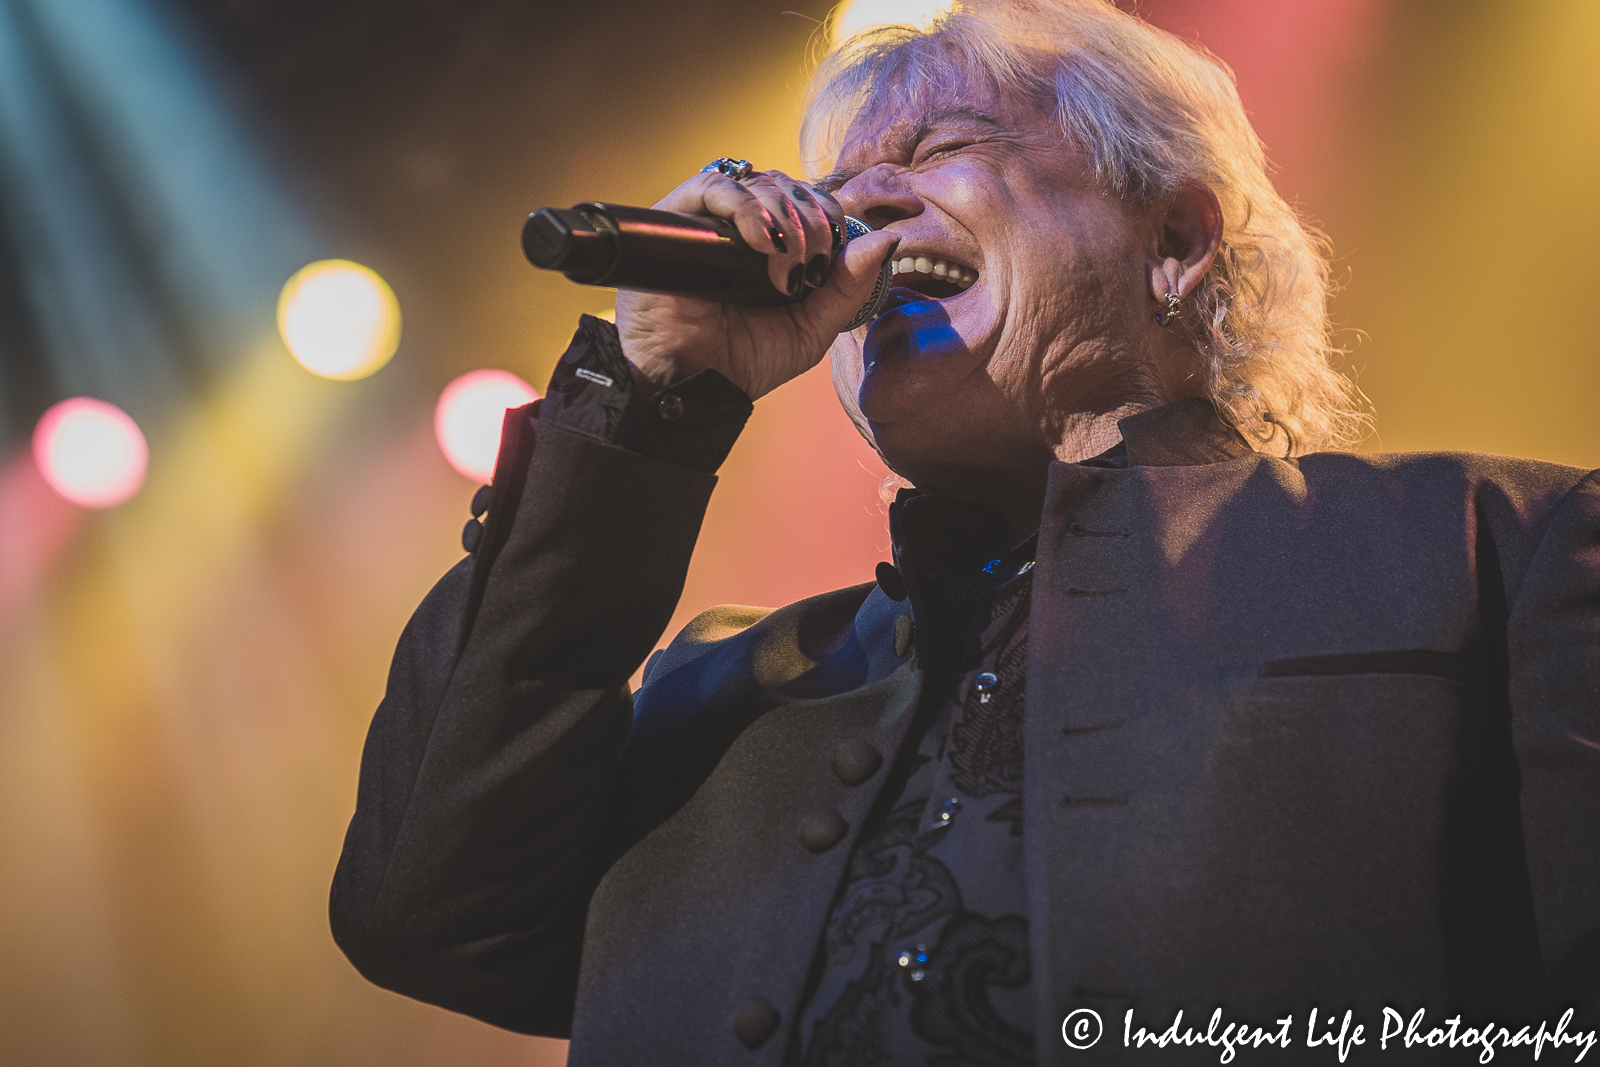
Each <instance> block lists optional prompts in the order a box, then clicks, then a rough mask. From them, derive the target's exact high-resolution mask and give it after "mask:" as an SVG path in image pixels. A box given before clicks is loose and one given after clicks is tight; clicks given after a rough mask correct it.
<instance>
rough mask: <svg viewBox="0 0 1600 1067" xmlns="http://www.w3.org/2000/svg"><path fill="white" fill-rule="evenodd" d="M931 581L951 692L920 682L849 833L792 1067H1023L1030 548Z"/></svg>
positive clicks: (1028, 1036) (1028, 1030)
mask: <svg viewBox="0 0 1600 1067" xmlns="http://www.w3.org/2000/svg"><path fill="white" fill-rule="evenodd" d="M1018 554H1019V556H1020V557H1021V559H1020V562H1019V561H1018V560H1017V559H1013V560H1012V561H1011V562H1010V564H1009V565H1008V566H1005V567H1003V568H1000V567H997V568H995V571H997V572H998V573H994V572H991V573H983V572H980V573H978V574H976V575H972V574H966V575H955V576H950V575H946V576H941V580H942V581H943V582H944V588H942V589H941V590H939V593H940V594H941V597H942V598H943V599H944V600H945V601H946V603H950V602H951V601H952V600H954V601H955V602H956V603H959V604H961V605H962V606H963V607H964V608H965V611H963V612H961V613H959V615H958V616H957V617H958V618H959V617H960V616H964V628H965V630H966V635H965V640H964V641H963V642H961V643H960V644H959V645H958V647H964V652H963V654H962V656H961V662H960V665H959V666H960V670H959V673H958V674H957V675H956V676H955V677H954V678H953V679H951V681H952V682H953V684H945V685H942V686H938V687H932V695H933V699H932V702H931V703H932V706H924V707H923V708H922V709H920V711H919V727H920V729H918V728H914V730H913V735H912V737H911V738H910V739H908V742H907V743H908V746H911V745H914V746H915V747H914V748H909V747H908V750H907V751H905V752H903V753H902V754H901V756H900V759H899V760H898V761H897V764H896V767H895V768H894V773H892V774H891V776H890V778H889V781H888V783H887V784H886V785H885V787H884V791H885V792H884V796H883V797H882V798H880V804H879V807H878V809H877V811H878V812H879V813H880V814H879V815H878V816H877V817H876V818H875V820H874V821H872V822H869V824H868V825H867V826H866V827H864V829H863V832H862V835H861V837H860V839H859V841H858V843H857V846H856V851H855V854H854V855H853V857H852V859H851V863H850V866H849V870H848V873H847V874H846V876H845V881H844V885H843V886H842V888H841V891H840V895H839V899H838V902H837V904H836V905H835V906H834V908H833V911H832V913H831V915H830V918H829V921H828V925H827V929H826V931H825V933H824V935H823V938H822V944H821V946H820V947H819V950H818V952H819V958H818V961H817V964H816V965H815V966H814V971H813V973H814V975H816V978H815V984H814V988H813V992H812V994H811V997H810V999H809V1001H808V1002H807V1005H806V1007H805V1009H804V1011H803V1013H802V1015H801V1020H800V1026H799V1027H798V1028H797V1030H796V1032H795V1035H794V1041H793V1042H792V1043H791V1047H790V1057H789V1062H790V1063H791V1064H794V1065H799V1067H879V1065H886V1064H907V1065H912V1064H914V1065H922V1064H929V1065H933V1067H1019V1065H1026V1064H1031V1063H1033V1062H1034V1051H1033V1026H1032V1006H1031V1001H1030V993H1029V985H1028V983H1029V978H1030V969H1029V963H1028V922H1027V918H1026V915H1027V901H1026V885H1025V880H1024V876H1023V865H1022V864H1023V859H1022V830H1023V823H1022V714H1023V694H1024V692H1025V689H1026V682H1027V679H1026V669H1027V641H1028V635H1027V623H1028V602H1029V595H1030V591H1031V586H1032V583H1031V577H1032V576H1031V574H1030V573H1029V566H1028V564H1027V562H1026V561H1027V560H1031V559H1032V546H1031V544H1030V545H1027V546H1023V548H1022V549H1019V550H1018Z"/></svg>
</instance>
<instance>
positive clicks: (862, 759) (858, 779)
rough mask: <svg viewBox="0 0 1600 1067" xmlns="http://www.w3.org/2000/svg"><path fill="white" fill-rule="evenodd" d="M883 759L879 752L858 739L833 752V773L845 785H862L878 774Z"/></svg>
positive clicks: (842, 745) (845, 742)
mask: <svg viewBox="0 0 1600 1067" xmlns="http://www.w3.org/2000/svg"><path fill="white" fill-rule="evenodd" d="M881 766H883V757H882V756H880V755H879V754H878V750H877V749H875V748H873V747H872V746H871V745H869V744H867V743H866V742H865V741H862V740H861V739H859V738H857V739H855V740H853V741H844V742H841V743H840V745H839V747H838V748H836V749H834V750H833V773H834V774H835V775H837V776H838V778H839V781H841V782H843V783H844V784H845V785H860V784H861V783H862V782H864V781H866V780H867V779H868V778H871V777H872V776H873V775H874V774H877V773H878V768H879V767H881Z"/></svg>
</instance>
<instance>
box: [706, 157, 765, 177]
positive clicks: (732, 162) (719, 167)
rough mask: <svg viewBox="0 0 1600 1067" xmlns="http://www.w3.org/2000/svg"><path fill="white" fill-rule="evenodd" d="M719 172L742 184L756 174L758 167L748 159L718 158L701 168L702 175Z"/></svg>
mask: <svg viewBox="0 0 1600 1067" xmlns="http://www.w3.org/2000/svg"><path fill="white" fill-rule="evenodd" d="M712 171H717V172H718V173H721V174H726V175H727V176H728V177H730V178H732V179H733V180H734V181H736V182H742V181H744V180H745V179H746V178H748V177H750V175H752V174H754V173H755V172H756V165H755V164H754V163H752V162H750V161H749V160H748V159H734V158H733V157H732V156H718V157H717V158H716V159H713V160H712V161H711V162H710V163H707V164H706V165H705V166H703V167H701V168H700V173H701V174H709V173H710V172H712Z"/></svg>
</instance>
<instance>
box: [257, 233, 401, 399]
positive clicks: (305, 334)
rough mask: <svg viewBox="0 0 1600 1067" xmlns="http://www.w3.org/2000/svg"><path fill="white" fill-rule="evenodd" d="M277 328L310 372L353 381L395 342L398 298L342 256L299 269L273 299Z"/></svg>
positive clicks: (387, 353)
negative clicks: (276, 313)
mask: <svg viewBox="0 0 1600 1067" xmlns="http://www.w3.org/2000/svg"><path fill="white" fill-rule="evenodd" d="M278 332H279V333H280V334H281V335H282V336H283V343H284V344H285V345H287V346H288V348H289V352H290V353H291V354H292V355H293V356H294V358H295V359H296V360H297V361H299V363H300V365H301V366H302V367H304V368H305V369H306V370H308V371H310V372H311V373H312V374H316V375H320V376H322V377H324V378H332V379H334V380H336V381H354V380H355V379H357V378H365V377H367V375H369V374H372V373H373V372H374V371H376V370H377V369H378V368H380V367H382V366H383V365H384V364H385V363H387V362H389V357H390V356H392V355H394V352H395V349H396V348H398V347H399V345H400V302H399V301H398V300H396V299H395V295H394V291H393V290H391V289H390V288H389V285H388V283H387V282H385V281H384V280H383V279H382V278H380V277H379V276H378V275H377V273H376V272H375V271H373V270H371V269H370V268H368V267H363V266H362V265H361V264H359V263H352V262H350V261H349V260H345V259H325V260H321V261H320V262H317V263H312V264H311V265H310V266H307V267H305V268H303V269H302V270H300V271H299V272H298V273H296V274H295V275H294V277H292V278H290V279H289V280H288V282H286V283H285V284H284V286H283V293H282V294H281V295H280V296H279V298H278Z"/></svg>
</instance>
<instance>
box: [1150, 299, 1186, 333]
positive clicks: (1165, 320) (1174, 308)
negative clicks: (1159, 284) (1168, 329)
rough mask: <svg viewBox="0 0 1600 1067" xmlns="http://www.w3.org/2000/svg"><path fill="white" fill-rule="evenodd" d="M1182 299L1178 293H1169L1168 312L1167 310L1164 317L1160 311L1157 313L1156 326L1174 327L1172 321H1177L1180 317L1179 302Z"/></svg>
mask: <svg viewBox="0 0 1600 1067" xmlns="http://www.w3.org/2000/svg"><path fill="white" fill-rule="evenodd" d="M1182 299H1183V298H1182V297H1180V296H1179V295H1178V294H1177V293H1168V294H1167V310H1166V313H1165V314H1164V315H1163V314H1162V313H1161V312H1159V311H1158V312H1156V325H1157V326H1171V325H1172V320H1174V319H1176V318H1177V317H1178V302H1179V301H1180V300H1182Z"/></svg>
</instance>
